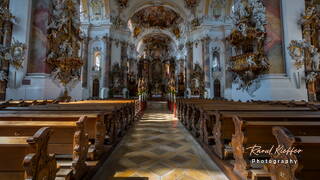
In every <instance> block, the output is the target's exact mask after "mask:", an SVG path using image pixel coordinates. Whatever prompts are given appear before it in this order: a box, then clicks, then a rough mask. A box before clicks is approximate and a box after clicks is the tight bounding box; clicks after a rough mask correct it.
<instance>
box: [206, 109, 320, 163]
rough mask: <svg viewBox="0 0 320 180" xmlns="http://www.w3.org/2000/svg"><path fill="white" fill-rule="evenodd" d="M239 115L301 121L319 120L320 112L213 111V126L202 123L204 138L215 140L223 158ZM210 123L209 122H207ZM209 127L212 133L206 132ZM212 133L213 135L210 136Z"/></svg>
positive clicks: (249, 118) (254, 118)
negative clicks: (209, 126) (236, 117)
mask: <svg viewBox="0 0 320 180" xmlns="http://www.w3.org/2000/svg"><path fill="white" fill-rule="evenodd" d="M235 115H238V116H240V117H241V118H245V119H246V120H254V121H267V120H272V121H301V119H306V121H319V117H320V113H319V112H312V111H311V112H309V111H301V112H296V111H258V110H251V111H250V110H248V111H232V112H230V111H219V112H218V111H217V112H214V113H212V116H210V123H212V124H214V125H213V127H211V128H207V126H206V125H202V129H203V131H204V132H203V134H205V135H204V140H205V142H207V141H213V142H214V146H213V147H214V151H215V153H216V154H217V155H218V156H219V157H220V158H221V159H225V158H226V157H228V156H229V155H228V153H230V148H228V146H226V145H228V144H229V143H230V142H231V139H232V134H233V133H234V129H235V127H234V122H233V119H232V118H233V116H235ZM204 122H206V123H207V122H208V121H204ZM207 124H208V123H207ZM208 129H210V130H211V132H212V133H209V132H205V131H207V130H208ZM208 134H211V135H212V136H211V137H210V136H208Z"/></svg>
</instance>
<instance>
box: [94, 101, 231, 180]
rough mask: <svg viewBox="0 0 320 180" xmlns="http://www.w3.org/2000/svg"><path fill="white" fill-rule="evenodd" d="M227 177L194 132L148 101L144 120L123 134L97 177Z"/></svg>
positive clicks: (99, 179)
mask: <svg viewBox="0 0 320 180" xmlns="http://www.w3.org/2000/svg"><path fill="white" fill-rule="evenodd" d="M126 178H128V179H129V178H130V179H134V178H137V179H148V180H226V179H227V178H226V176H225V175H224V174H223V173H222V171H221V170H220V169H219V168H218V167H217V165H216V164H215V163H214V162H213V161H212V160H211V159H210V158H209V157H208V155H207V154H206V153H205V152H204V151H203V150H202V149H201V147H200V146H199V145H198V144H197V143H196V142H195V141H194V140H193V139H192V137H191V135H190V134H189V133H188V132H187V131H186V130H185V129H184V128H183V127H182V125H181V124H180V123H179V122H178V121H177V120H176V119H175V118H174V117H173V115H172V114H171V113H169V112H168V111H167V107H166V103H165V102H149V103H148V110H147V111H146V113H145V115H144V116H143V118H142V120H140V122H139V123H138V124H137V125H136V127H135V129H133V130H132V132H130V133H129V134H128V135H126V136H125V137H124V139H123V140H122V142H121V143H120V145H119V146H118V147H117V148H116V150H115V151H114V153H113V154H112V155H111V157H110V158H109V159H108V160H107V161H106V162H105V164H104V165H103V167H102V168H101V169H100V170H99V171H98V173H97V174H96V176H95V177H94V178H93V179H94V180H117V179H118V180H119V179H126Z"/></svg>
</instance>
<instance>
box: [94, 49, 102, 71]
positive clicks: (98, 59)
mask: <svg viewBox="0 0 320 180" xmlns="http://www.w3.org/2000/svg"><path fill="white" fill-rule="evenodd" d="M101 63H102V56H101V52H100V51H96V52H95V53H94V58H93V68H94V70H95V71H100V70H101Z"/></svg>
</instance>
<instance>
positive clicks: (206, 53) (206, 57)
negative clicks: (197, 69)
mask: <svg viewBox="0 0 320 180" xmlns="http://www.w3.org/2000/svg"><path fill="white" fill-rule="evenodd" d="M201 42H202V53H203V54H202V58H203V59H202V60H203V62H202V65H203V67H202V69H203V72H204V86H205V90H206V91H207V93H206V94H207V95H206V96H207V97H208V96H210V94H209V93H210V50H209V44H210V38H209V37H205V38H203V39H202V40H201Z"/></svg>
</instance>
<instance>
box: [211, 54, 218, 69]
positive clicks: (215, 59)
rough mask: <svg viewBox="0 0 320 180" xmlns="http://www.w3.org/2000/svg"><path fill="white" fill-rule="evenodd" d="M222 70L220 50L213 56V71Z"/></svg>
mask: <svg viewBox="0 0 320 180" xmlns="http://www.w3.org/2000/svg"><path fill="white" fill-rule="evenodd" d="M216 71H220V57H219V53H218V52H214V53H213V56H212V72H216Z"/></svg>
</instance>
